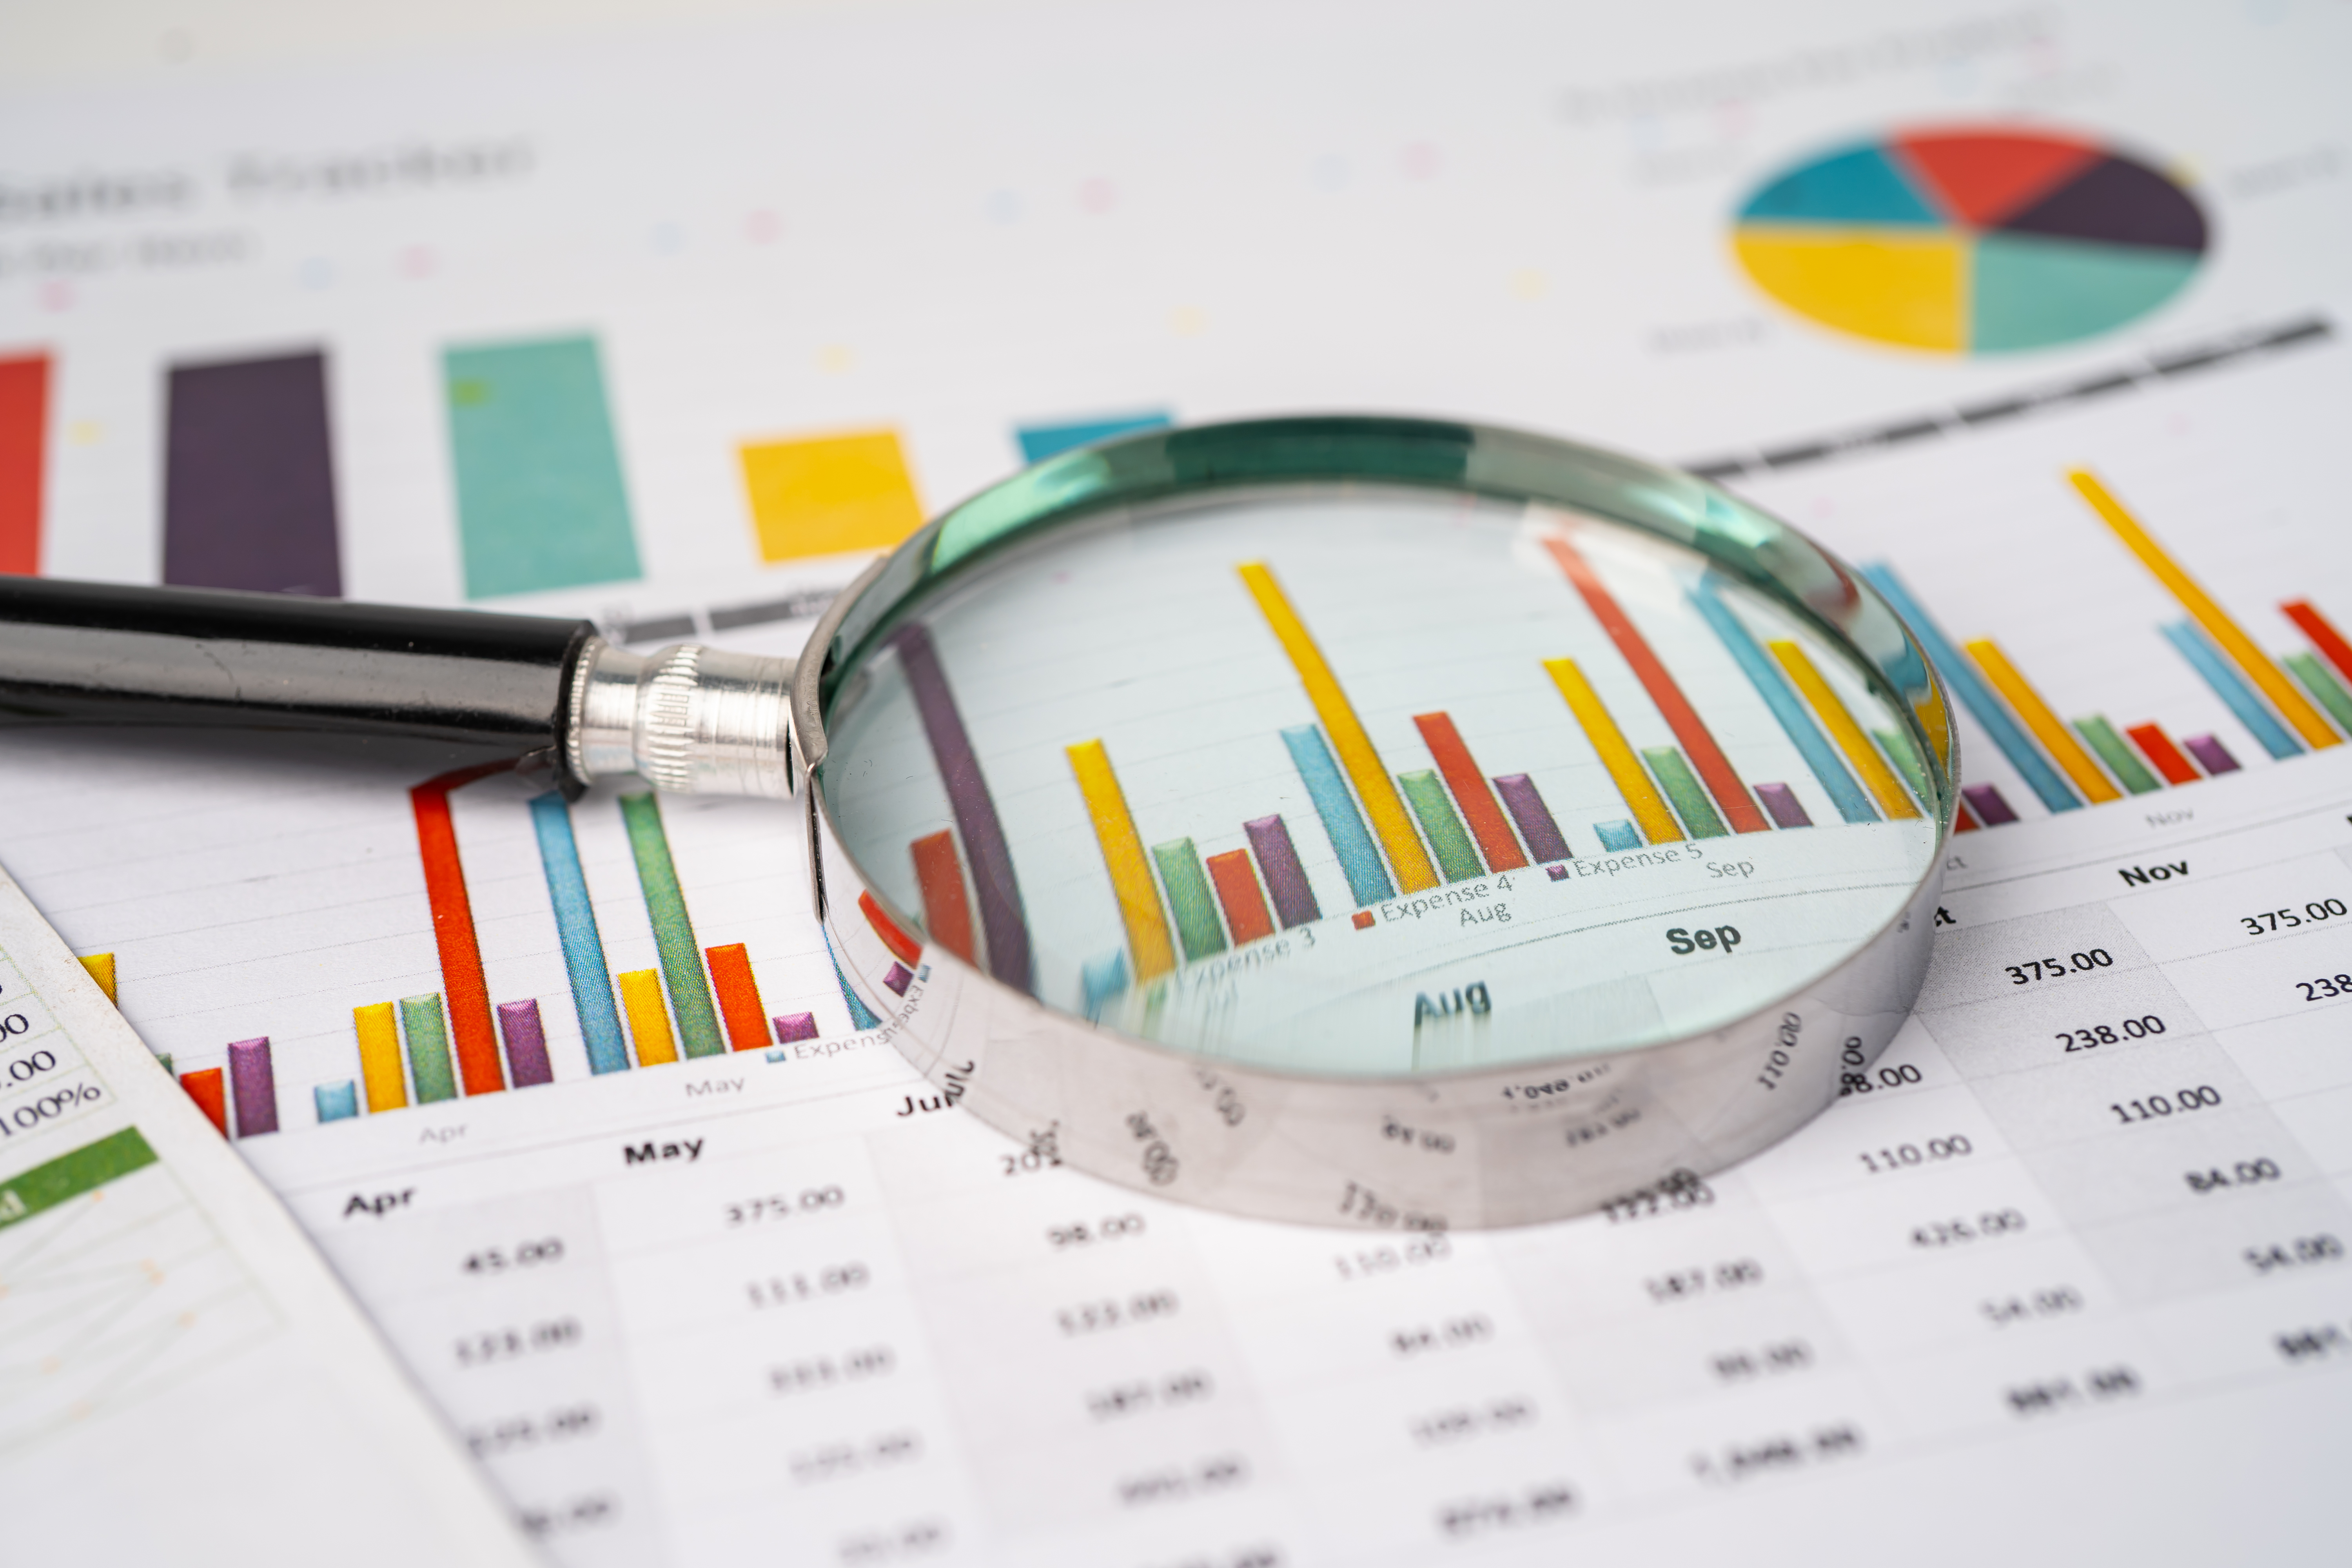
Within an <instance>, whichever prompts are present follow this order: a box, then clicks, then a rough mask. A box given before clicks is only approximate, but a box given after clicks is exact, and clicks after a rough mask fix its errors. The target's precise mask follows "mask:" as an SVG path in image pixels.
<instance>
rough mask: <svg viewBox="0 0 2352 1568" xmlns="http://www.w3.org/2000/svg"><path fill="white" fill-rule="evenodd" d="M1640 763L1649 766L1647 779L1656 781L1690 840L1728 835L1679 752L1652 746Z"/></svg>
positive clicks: (1665, 747) (1645, 751) (1664, 747)
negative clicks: (1651, 778) (1680, 820)
mask: <svg viewBox="0 0 2352 1568" xmlns="http://www.w3.org/2000/svg"><path fill="white" fill-rule="evenodd" d="M1642 760H1643V762H1645V763H1649V764H1650V776H1651V777H1653V778H1654V779H1656V780H1657V781H1658V788H1659V789H1661V790H1663V791H1664V793H1665V796H1666V799H1667V800H1668V801H1670V802H1671V803H1673V805H1674V808H1675V816H1679V817H1681V818H1682V819H1683V831H1685V833H1688V834H1689V835H1690V836H1691V837H1693V838H1721V837H1725V836H1727V834H1729V833H1730V831H1731V829H1729V828H1728V827H1726V826H1724V825H1723V818H1722V817H1721V816H1719V815H1717V812H1716V809H1715V802H1713V801H1711V800H1709V799H1707V798H1706V790H1704V789H1702V788H1700V787H1699V782H1698V775H1697V774H1696V773H1693V772H1691V767H1690V763H1686V762H1685V761H1684V760H1683V754H1682V753H1681V752H1678V751H1676V750H1675V749H1674V748H1673V747H1672V746H1651V747H1648V748H1646V749H1645V750H1643V752H1642Z"/></svg>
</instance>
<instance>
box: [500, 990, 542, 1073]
mask: <svg viewBox="0 0 2352 1568" xmlns="http://www.w3.org/2000/svg"><path fill="white" fill-rule="evenodd" d="M499 1034H501V1035H504V1036H505V1037H506V1038H507V1081H508V1082H509V1083H510V1084H512V1085H513V1086H514V1087H515V1088H517V1089H529V1088H530V1086H531V1085H533V1084H537V1083H553V1082H554V1081H555V1069H554V1068H552V1067H551V1066H549V1065H548V1060H547V1030H546V1029H545V1028H544V1027H543V1026H541V1024H540V1021H539V999H538V998H537V997H535V996H534V997H533V998H531V999H530V1001H528V1002H501V1003H499Z"/></svg>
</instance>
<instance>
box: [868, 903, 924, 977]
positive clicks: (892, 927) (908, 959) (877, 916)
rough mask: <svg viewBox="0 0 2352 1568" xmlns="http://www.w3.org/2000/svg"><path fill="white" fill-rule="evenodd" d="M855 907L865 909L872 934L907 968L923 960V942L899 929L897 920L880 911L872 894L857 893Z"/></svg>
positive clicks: (879, 906)
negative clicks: (872, 930)
mask: <svg viewBox="0 0 2352 1568" xmlns="http://www.w3.org/2000/svg"><path fill="white" fill-rule="evenodd" d="M857 907H858V908H859V909H861V910H865V911H866V924H867V925H870V926H872V927H873V928H874V934H875V935H876V936H878V937H880V938H881V939H882V945H883V946H884V947H887V948H888V949H889V950H890V954H891V956H892V957H894V958H896V959H897V960H898V962H899V963H903V964H906V965H908V967H909V968H911V967H913V966H914V965H916V964H918V963H922V962H923V944H922V943H921V942H917V941H916V940H915V939H914V938H913V937H911V936H908V934H907V933H906V932H905V931H901V930H899V929H898V921H894V920H892V919H891V918H890V917H889V916H888V915H886V914H884V913H883V912H882V906H881V905H879V904H877V903H876V902H875V901H874V895H873V894H871V893H860V894H858V895H857Z"/></svg>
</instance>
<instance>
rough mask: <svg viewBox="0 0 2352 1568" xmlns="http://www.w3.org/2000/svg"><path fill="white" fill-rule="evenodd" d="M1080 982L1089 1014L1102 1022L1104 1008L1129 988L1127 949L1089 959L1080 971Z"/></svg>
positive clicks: (1096, 1020)
mask: <svg viewBox="0 0 2352 1568" xmlns="http://www.w3.org/2000/svg"><path fill="white" fill-rule="evenodd" d="M1078 984H1080V986H1082V987H1083V988H1084V991H1085V995H1086V1010H1087V1017H1089V1018H1091V1019H1093V1020H1094V1021H1095V1022H1097V1023H1100V1022H1101V1021H1102V1010H1103V1008H1104V1007H1105V1006H1106V1005H1108V1004H1109V1002H1110V1000H1111V999H1112V998H1113V997H1115V996H1117V995H1118V994H1120V993H1121V992H1123V991H1125V990H1126V989H1127V985H1128V979H1127V952H1126V950H1125V949H1120V950H1118V951H1116V952H1109V953H1107V954H1105V955H1104V956H1102V957H1100V958H1095V959H1089V960H1087V963H1086V966H1085V968H1084V969H1083V970H1081V971H1080V973H1079V976H1078Z"/></svg>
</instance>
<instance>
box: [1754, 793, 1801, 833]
mask: <svg viewBox="0 0 2352 1568" xmlns="http://www.w3.org/2000/svg"><path fill="white" fill-rule="evenodd" d="M1756 798H1757V799H1758V800H1760V801H1762V802H1763V803H1764V809H1765V810H1767V811H1769V812H1770V813H1771V814H1772V823H1773V826H1776V827H1811V826H1812V825H1813V819H1812V818H1811V817H1810V816H1806V815H1805V803H1804V802H1803V801H1801V800H1799V799H1798V798H1797V795H1796V792H1795V791H1793V790H1791V789H1790V787H1789V786H1788V785H1787V784H1758V785H1757V786H1756Z"/></svg>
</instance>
